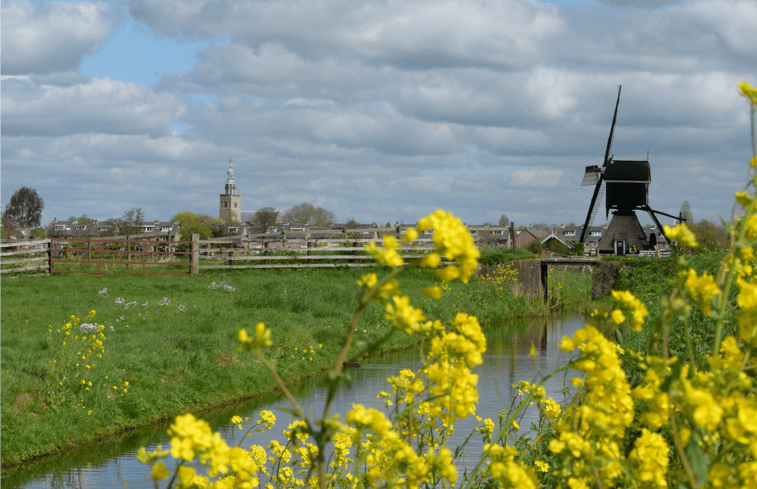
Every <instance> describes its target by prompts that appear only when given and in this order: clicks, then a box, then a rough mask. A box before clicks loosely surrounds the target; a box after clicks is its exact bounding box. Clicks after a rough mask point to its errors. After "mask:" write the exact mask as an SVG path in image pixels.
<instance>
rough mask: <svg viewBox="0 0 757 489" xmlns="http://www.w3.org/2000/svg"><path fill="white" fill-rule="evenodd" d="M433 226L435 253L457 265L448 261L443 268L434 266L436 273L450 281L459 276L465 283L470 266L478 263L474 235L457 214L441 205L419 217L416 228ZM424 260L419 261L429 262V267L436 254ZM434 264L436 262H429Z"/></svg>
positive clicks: (475, 265) (469, 274) (470, 271)
mask: <svg viewBox="0 0 757 489" xmlns="http://www.w3.org/2000/svg"><path fill="white" fill-rule="evenodd" d="M430 229H433V230H434V234H433V235H432V236H433V240H434V246H435V247H436V254H437V257H438V256H440V255H443V256H445V257H446V258H447V259H448V260H450V261H454V262H456V263H457V264H456V265H449V266H447V267H444V268H443V269H440V270H437V272H436V275H437V277H439V278H440V279H441V280H443V281H444V282H450V281H452V280H455V279H459V280H460V281H461V282H463V283H468V280H469V279H470V277H471V275H472V274H473V270H475V269H476V267H477V266H478V258H479V256H480V253H479V251H478V248H476V243H475V242H474V241H473V237H472V236H471V235H470V233H469V232H468V229H467V228H466V227H465V226H464V225H463V223H462V221H460V219H459V218H457V217H455V216H454V215H452V214H451V213H447V212H445V211H443V210H442V209H437V210H436V212H434V213H433V214H430V215H428V216H426V217H424V218H422V219H421V220H420V221H418V231H427V230H430ZM437 257H435V258H434V259H433V262H432V261H431V260H432V259H431V258H427V259H426V260H424V261H425V262H426V263H425V264H424V263H423V262H422V265H424V266H426V265H428V266H429V267H430V268H436V266H438V263H434V262H436V258H437ZM431 265H436V266H431Z"/></svg>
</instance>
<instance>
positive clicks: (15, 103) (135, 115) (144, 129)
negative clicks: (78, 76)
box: [2, 78, 187, 137]
mask: <svg viewBox="0 0 757 489" xmlns="http://www.w3.org/2000/svg"><path fill="white" fill-rule="evenodd" d="M4 85H5V86H4V87H3V88H4V92H5V93H4V94H3V112H4V113H3V115H4V117H3V121H2V130H3V134H4V135H10V136H63V135H71V134H79V133H101V134H149V135H150V136H153V137H156V136H159V135H165V134H168V133H169V131H170V126H171V124H173V123H174V122H175V121H177V120H180V119H181V118H182V117H183V116H184V114H185V113H186V110H187V107H186V105H185V104H184V103H182V102H181V101H179V99H178V98H177V97H176V96H175V95H173V94H170V93H165V94H156V93H154V92H151V91H150V90H149V89H148V88H146V87H143V86H139V85H136V84H135V83H132V82H121V81H117V80H110V79H108V78H104V79H90V80H88V81H87V82H86V83H78V84H72V85H70V86H55V85H44V84H37V83H35V82H34V81H33V80H32V79H26V80H9V81H8V82H6V83H5V84H4Z"/></svg>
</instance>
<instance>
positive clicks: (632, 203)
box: [579, 85, 681, 255]
mask: <svg viewBox="0 0 757 489" xmlns="http://www.w3.org/2000/svg"><path fill="white" fill-rule="evenodd" d="M621 88H622V86H621V85H619V86H618V100H617V101H616V102H615V113H614V115H613V116H612V126H611V127H610V137H609V138H608V139H607V149H606V150H605V159H604V161H603V163H602V166H601V167H599V166H597V165H591V166H587V167H586V169H585V172H584V178H583V181H582V182H581V185H582V186H588V185H594V194H593V195H592V197H591V204H590V205H589V212H588V213H587V214H586V221H585V222H584V226H583V229H582V230H581V238H580V239H579V241H580V242H581V243H584V238H585V237H586V231H587V229H588V228H589V226H590V225H591V223H592V221H593V220H594V217H595V216H596V214H597V211H598V210H599V207H598V206H597V200H598V199H601V198H602V195H603V194H605V193H606V194H607V195H606V197H605V217H607V216H608V215H609V214H610V210H611V209H613V213H612V219H611V220H610V224H609V225H608V226H607V229H606V230H605V232H604V233H603V234H602V238H601V239H600V240H599V245H598V248H599V250H598V251H599V254H604V255H608V254H610V255H613V254H614V255H624V254H626V253H628V252H629V251H630V250H632V249H636V250H648V249H650V248H654V247H655V245H656V244H657V243H656V235H655V234H654V233H653V234H652V235H651V236H650V239H647V235H646V233H645V232H644V229H643V228H642V227H641V223H640V222H639V219H638V218H637V217H636V212H635V211H637V210H642V211H646V212H647V213H649V215H650V216H651V217H652V220H653V221H654V222H655V224H656V225H657V229H662V225H661V224H660V221H659V220H658V219H657V216H656V214H661V215H663V216H668V217H672V218H674V219H680V217H681V216H671V215H670V214H665V213H664V212H660V211H655V210H653V209H652V208H651V207H649V183H650V182H651V181H652V175H651V172H650V169H649V154H648V153H647V159H646V160H641V161H630V160H622V161H621V160H613V156H614V155H612V154H611V153H610V150H611V149H612V138H613V135H614V133H615V122H616V121H617V119H618V104H620V89H621ZM650 241H652V242H651V243H650Z"/></svg>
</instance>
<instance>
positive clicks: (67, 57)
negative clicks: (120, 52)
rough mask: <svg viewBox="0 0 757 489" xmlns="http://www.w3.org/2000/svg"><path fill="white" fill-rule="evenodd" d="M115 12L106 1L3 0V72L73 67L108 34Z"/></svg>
mask: <svg viewBox="0 0 757 489" xmlns="http://www.w3.org/2000/svg"><path fill="white" fill-rule="evenodd" d="M117 21H118V17H117V15H115V14H114V13H113V12H112V11H110V10H109V8H108V5H107V4H106V3H105V2H98V3H90V2H54V3H48V2H40V3H36V4H32V3H31V2H29V1H24V0H15V1H14V0H9V1H7V2H5V1H4V2H3V15H2V43H3V67H2V70H3V74H4V75H25V74H29V73H38V74H45V73H53V72H58V71H60V72H65V71H70V70H75V69H77V68H78V67H79V64H80V63H81V61H82V59H83V58H84V56H85V55H87V54H94V53H96V52H97V51H98V50H99V49H100V48H101V47H102V46H103V45H104V44H105V42H106V41H107V39H108V38H109V37H110V36H111V34H112V33H113V29H114V28H115V25H116V23H117Z"/></svg>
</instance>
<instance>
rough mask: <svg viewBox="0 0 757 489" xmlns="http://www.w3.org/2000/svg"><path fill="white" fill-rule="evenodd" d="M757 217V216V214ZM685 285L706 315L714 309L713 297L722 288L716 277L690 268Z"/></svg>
mask: <svg viewBox="0 0 757 489" xmlns="http://www.w3.org/2000/svg"><path fill="white" fill-rule="evenodd" d="M755 217H757V216H755ZM683 285H684V287H685V288H686V291H687V292H688V295H689V296H690V297H691V298H692V299H693V300H694V301H696V302H698V303H699V308H700V309H701V310H702V313H703V314H705V315H706V316H709V315H710V312H711V311H712V298H713V297H714V296H716V295H718V294H720V288H719V287H718V284H717V283H716V282H715V278H714V277H713V276H712V275H709V274H708V273H707V272H704V273H703V274H702V276H701V277H699V276H697V272H696V270H692V269H688V270H687V271H686V280H685V281H684V284H683Z"/></svg>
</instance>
